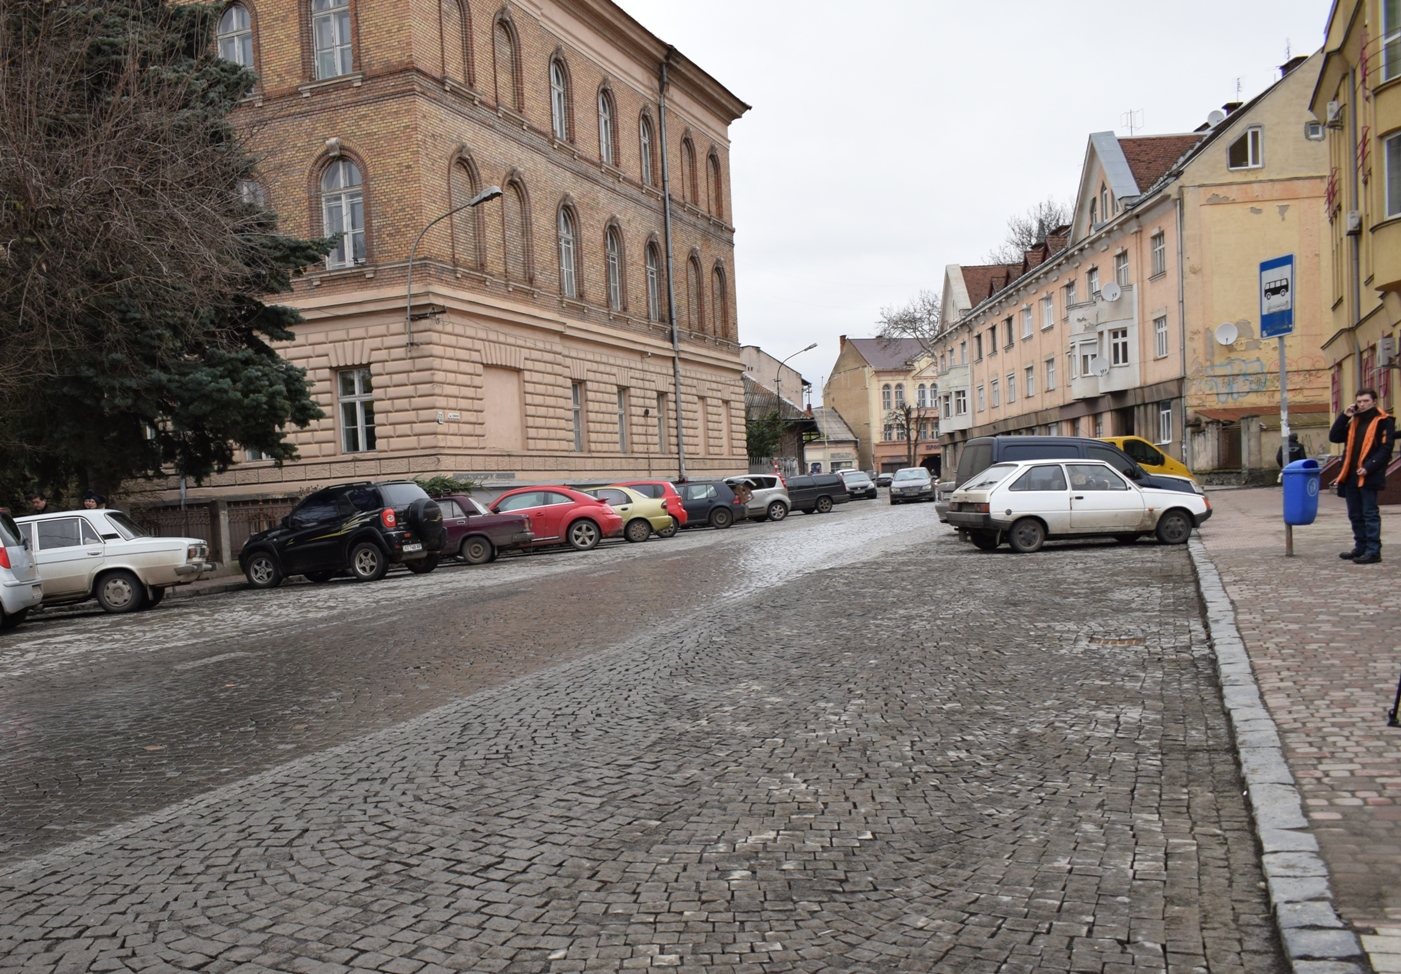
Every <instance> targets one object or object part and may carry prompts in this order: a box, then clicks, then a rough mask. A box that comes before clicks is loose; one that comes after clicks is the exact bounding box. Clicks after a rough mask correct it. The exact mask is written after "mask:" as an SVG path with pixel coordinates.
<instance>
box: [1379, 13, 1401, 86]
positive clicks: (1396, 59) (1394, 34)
mask: <svg viewBox="0 0 1401 974" xmlns="http://www.w3.org/2000/svg"><path fill="white" fill-rule="evenodd" d="M1396 77H1401V0H1382V80H1383V81H1390V80H1391V79H1392V78H1396Z"/></svg>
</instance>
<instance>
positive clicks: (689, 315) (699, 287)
mask: <svg viewBox="0 0 1401 974" xmlns="http://www.w3.org/2000/svg"><path fill="white" fill-rule="evenodd" d="M704 288H705V282H704V281H703V280H701V267H700V261H698V260H696V259H695V258H694V257H692V258H691V259H690V260H688V261H687V262H686V304H687V308H686V322H687V325H688V327H689V328H690V329H691V331H701V330H702V329H703V328H704V327H705V306H704V303H703V294H704Z"/></svg>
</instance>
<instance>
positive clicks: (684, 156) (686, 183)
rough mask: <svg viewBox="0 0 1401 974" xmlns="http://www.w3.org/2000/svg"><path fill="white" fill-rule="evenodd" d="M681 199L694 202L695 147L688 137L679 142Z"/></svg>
mask: <svg viewBox="0 0 1401 974" xmlns="http://www.w3.org/2000/svg"><path fill="white" fill-rule="evenodd" d="M681 201H682V202H683V203H690V204H692V205H694V204H695V202H696V149H695V146H693V145H691V140H690V139H685V140H683V141H682V143H681Z"/></svg>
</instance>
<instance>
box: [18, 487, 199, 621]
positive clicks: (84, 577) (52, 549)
mask: <svg viewBox="0 0 1401 974" xmlns="http://www.w3.org/2000/svg"><path fill="white" fill-rule="evenodd" d="M17 520H18V522H19V526H20V530H21V531H23V532H24V535H25V539H26V540H27V541H28V542H29V551H30V553H31V554H32V555H33V557H34V559H35V561H37V562H38V565H39V575H40V576H41V577H42V578H43V580H44V604H45V605H56V604H59V603H63V602H83V601H86V600H87V599H91V598H96V599H97V601H98V604H99V605H101V606H102V608H103V609H105V610H106V611H108V612H130V611H132V610H133V609H149V608H153V607H155V606H156V605H158V604H159V603H160V600H161V598H162V597H164V595H165V590H166V589H167V588H169V587H170V586H172V585H184V584H186V583H188V582H193V581H195V580H196V579H198V578H199V577H200V576H202V575H203V574H204V573H205V572H208V571H211V570H212V569H213V568H214V567H215V566H214V564H213V563H212V562H210V561H209V546H208V545H207V544H206V543H205V542H204V541H203V540H201V539H199V538H161V537H156V536H154V535H151V534H148V533H147V532H146V530H145V529H144V528H142V527H141V526H140V525H138V524H137V523H136V522H135V521H133V520H132V519H131V518H129V517H127V516H126V515H125V514H123V513H122V512H121V511H113V510H106V509H102V508H99V509H97V510H82V511H61V512H58V511H56V512H53V513H50V514H34V515H31V516H29V517H22V518H18V519H17Z"/></svg>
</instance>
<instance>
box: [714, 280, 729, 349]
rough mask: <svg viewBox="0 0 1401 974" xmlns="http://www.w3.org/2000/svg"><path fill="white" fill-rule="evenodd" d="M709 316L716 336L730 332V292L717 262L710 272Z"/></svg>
mask: <svg viewBox="0 0 1401 974" xmlns="http://www.w3.org/2000/svg"><path fill="white" fill-rule="evenodd" d="M710 316H711V320H712V321H713V323H714V334H715V336H716V337H717V338H728V337H729V334H730V293H729V289H728V288H727V287H725V271H724V269H723V268H721V267H720V265H719V264H716V265H715V269H714V270H713V271H711V272H710Z"/></svg>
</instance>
